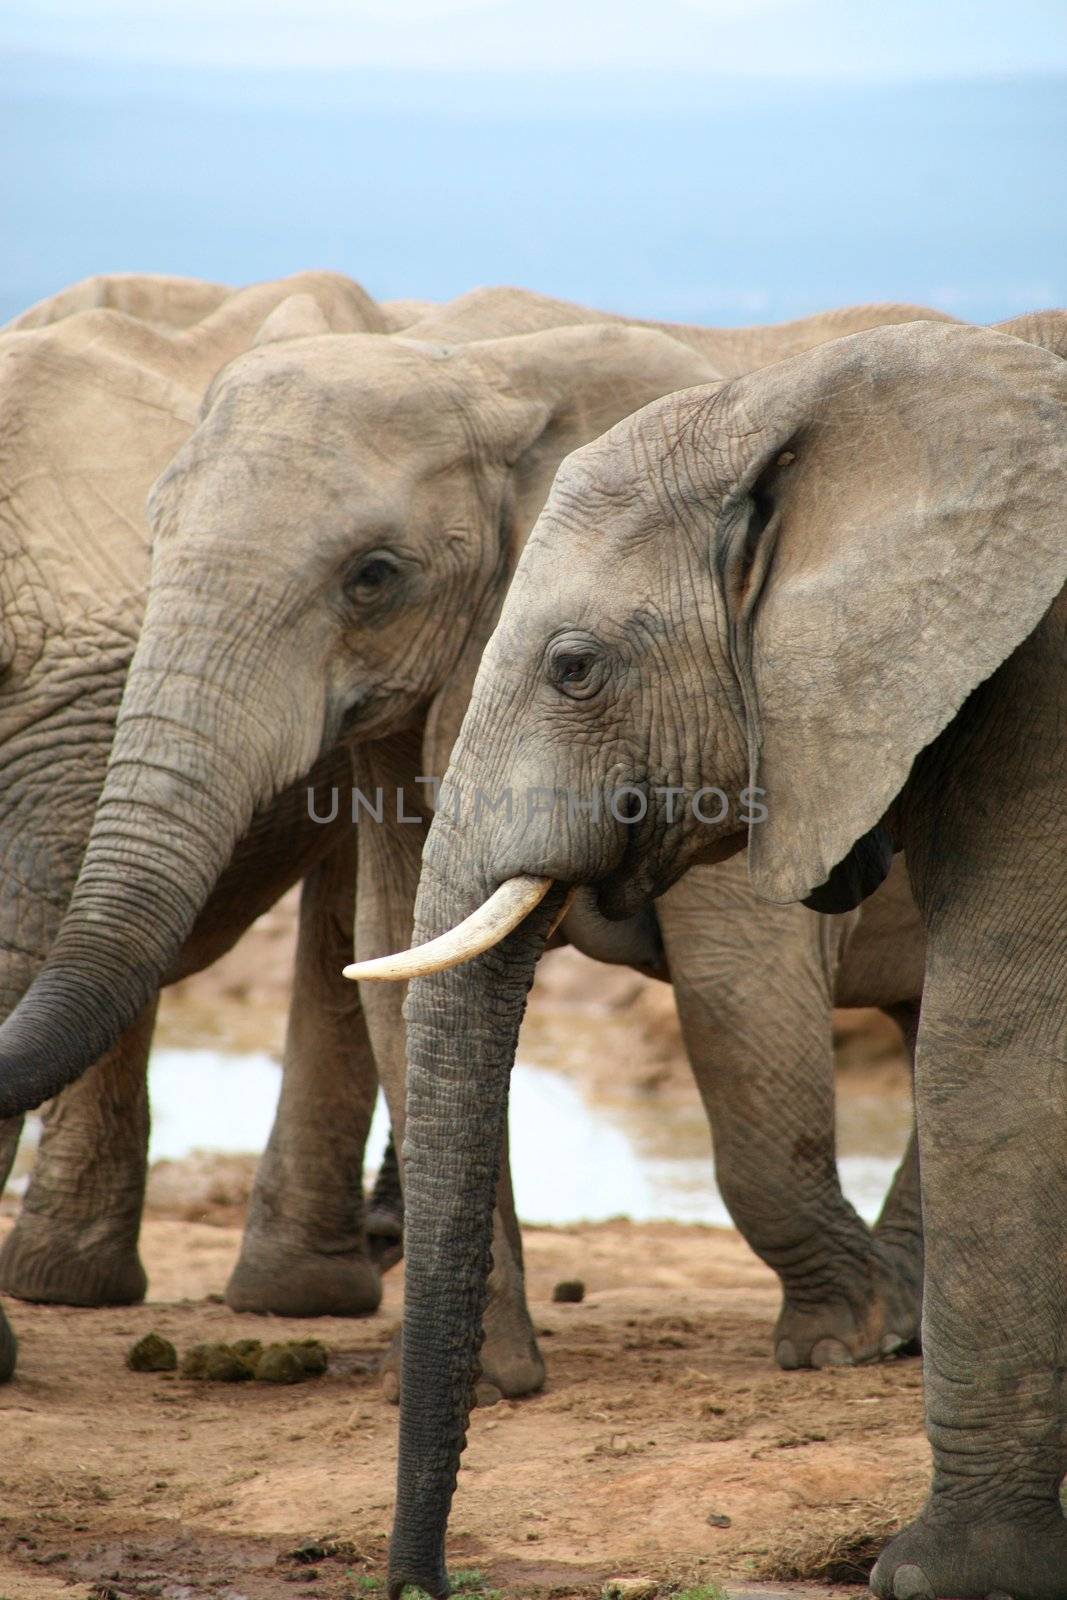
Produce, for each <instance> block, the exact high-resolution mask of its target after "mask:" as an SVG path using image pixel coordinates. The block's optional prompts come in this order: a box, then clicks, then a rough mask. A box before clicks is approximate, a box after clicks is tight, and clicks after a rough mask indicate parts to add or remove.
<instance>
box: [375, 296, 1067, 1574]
mask: <svg viewBox="0 0 1067 1600" xmlns="http://www.w3.org/2000/svg"><path fill="white" fill-rule="evenodd" d="M1065 374H1067V368H1065V367H1064V365H1063V363H1062V362H1061V361H1059V360H1058V359H1057V358H1056V357H1055V356H1053V355H1051V354H1049V353H1048V352H1046V351H1044V350H1039V349H1035V348H1034V347H1032V346H1030V345H1028V344H1025V343H1023V342H1021V341H1019V340H1016V339H1014V338H1011V337H1008V336H1006V335H1003V334H998V333H992V332H986V331H983V330H976V329H967V328H961V327H952V326H945V325H935V324H921V323H920V324H913V325H911V326H906V327H895V328H888V329H882V330H877V331H874V332H869V333H862V334H857V335H855V336H853V337H851V338H846V339H842V340H840V341H836V342H834V343H832V344H826V345H823V346H821V347H820V348H819V349H817V350H815V351H813V352H811V353H809V354H806V355H803V356H798V357H795V358H793V359H791V360H789V361H787V362H783V363H782V364H781V365H780V366H777V367H772V368H766V369H764V370H762V371H760V372H757V373H753V374H750V375H749V376H746V377H742V378H739V379H736V380H734V381H732V382H730V383H728V384H720V385H716V386H710V387H704V388H699V389H694V390H691V391H689V392H687V393H684V394H680V395H674V396H671V397H669V398H666V399H662V400H659V401H657V402H655V403H654V404H652V405H650V406H648V407H647V408H646V409H645V410H644V411H642V412H640V413H638V414H637V415H636V416H634V417H631V418H629V419H627V420H626V421H624V422H622V423H620V424H619V425H618V426H616V427H615V428H614V429H612V430H611V431H610V432H609V433H608V434H607V435H606V436H605V437H604V438H602V439H600V440H598V441H596V442H595V443H593V444H590V445H588V446H587V447H585V448H584V449H581V450H579V451H577V452H576V453H575V454H574V455H572V456H571V457H569V458H568V460H567V461H566V462H565V463H564V464H563V466H562V468H561V470H560V472H559V474H558V476H557V478H556V481H555V484H554V486H553V488H552V491H551V494H550V496H549V499H548V502H547V504H546V506H545V508H544V510H543V512H542V514H541V517H540V519H539V521H538V523H537V526H536V528H535V530H534V532H533V534H532V535H531V538H530V540H529V542H528V544H527V546H526V549H525V552H524V555H523V557H522V559H521V561H520V563H519V566H518V570H517V572H516V576H515V579H514V581H513V583H512V586H511V589H510V591H509V594H508V597H507V600H506V602H505V605H504V608H503V612H502V615H501V619H500V622H499V625H498V627H497V629H496V632H495V633H494V635H493V637H492V640H491V641H490V643H489V645H488V648H487V650H486V652H485V654H484V657H483V660H482V664H481V668H480V670H479V673H478V677H477V681H476V684H475V688H474V693H473V698H472V700H471V703H470V706H469V709H468V712H467V715H466V718H465V720H464V722H463V726H462V730H461V733H460V736H459V739H458V742H457V744H456V746H455V748H454V750H453V756H452V763H451V766H450V768H449V772H448V776H447V779H446V783H445V788H444V791H443V795H442V802H441V805H440V806H439V808H438V812H437V815H436V817H435V819H434V822H433V826H432V828H431V830H430V835H429V838H428V840H427V845H426V849H425V851H424V855H423V869H422V880H421V884H420V889H419V899H418V907H417V912H416V926H415V940H416V945H418V944H419V943H420V942H421V941H426V942H428V943H429V944H430V945H431V948H429V949H427V950H426V951H425V952H423V951H422V950H420V949H419V948H413V949H412V951H411V952H409V953H408V954H407V955H406V956H403V957H401V958H400V960H399V961H387V962H385V963H384V964H381V965H379V964H377V963H370V964H367V965H364V966H357V967H356V968H355V969H353V970H354V972H355V974H356V975H359V976H361V977H376V976H397V975H399V976H410V977H414V978H415V981H414V982H413V983H412V984H411V987H410V989H409V991H408V997H407V1002H406V1016H407V1024H408V1054H409V1069H408V1112H407V1127H406V1139H405V1160H406V1168H405V1177H406V1182H405V1201H406V1251H405V1254H406V1258H407V1278H406V1291H405V1332H404V1366H403V1378H402V1392H401V1436H400V1459H399V1479H398V1501H397V1512H396V1522H395V1527H394V1534H393V1544H392V1553H391V1573H390V1587H391V1593H392V1594H394V1595H396V1594H398V1593H399V1592H400V1590H401V1588H402V1587H403V1585H404V1584H405V1583H415V1584H418V1585H420V1586H421V1587H423V1588H424V1589H426V1590H427V1591H428V1592H429V1593H431V1594H433V1595H443V1594H446V1593H447V1576H446V1572H445V1566H444V1531H445V1525H446V1520H447V1515H448V1509H449V1506H450V1503H451V1497H452V1493H453V1490H454V1486H455V1480H456V1470H457V1466H458V1458H459V1453H460V1451H461V1449H462V1447H463V1441H464V1430H465V1427H466V1417H467V1406H468V1401H469V1397H470V1386H471V1380H472V1372H473V1371H474V1369H475V1359H476V1350H477V1334H478V1323H479V1317H480V1312H481V1307H482V1305H483V1300H484V1282H485V1270H486V1260H487V1253H488V1246H489V1218H490V1213H491V1207H492V1197H493V1193H494V1185H495V1181H496V1170H497V1162H498V1159H499V1150H500V1141H501V1136H502V1131H503V1126H504V1118H505V1115H506V1100H507V1084H508V1074H509V1070H510V1067H511V1063H512V1059H513V1054H514V1047H515V1040H516V1035H517V1032H518V1027H519V1022H520V1020H521V1016H522V1011H523V1006H524V1002H525V995H526V992H527V989H528V987H529V984H530V981H531V978H532V973H533V967H534V963H535V961H536V959H537V956H538V954H539V953H540V950H541V949H542V948H543V945H544V941H545V937H546V933H547V930H548V928H549V926H550V925H551V922H552V920H553V918H554V917H555V916H556V915H558V912H559V907H560V903H561V901H562V899H563V896H564V892H565V890H568V889H570V888H573V887H574V886H575V885H591V886H593V888H594V890H595V892H596V894H597V897H598V901H599V904H600V906H601V908H602V909H603V910H604V911H606V912H607V913H608V914H609V915H613V914H614V915H620V914H624V913H626V912H627V911H628V910H629V908H630V907H632V906H633V905H634V904H635V903H637V902H639V901H641V900H644V898H645V897H646V896H648V895H656V894H659V893H661V892H663V891H664V890H665V889H667V888H668V887H669V886H670V885H671V884H672V883H673V882H675V881H676V880H677V879H678V877H679V876H680V875H681V874H682V873H683V872H684V871H685V870H686V869H687V868H688V867H689V866H691V865H692V864H694V863H696V862H697V861H706V860H715V859H717V858H721V857H723V856H725V855H727V854H729V853H732V852H733V851H735V850H737V849H740V848H741V847H743V846H744V845H745V844H746V842H747V845H748V857H749V870H750V873H751V876H752V879H753V882H754V884H755V886H756V888H757V890H758V892H759V893H760V894H761V895H762V896H764V897H765V898H768V899H771V900H776V901H782V902H785V901H793V900H798V899H803V898H805V897H807V896H810V895H811V894H812V892H813V891H817V890H819V889H820V887H822V886H825V885H828V884H830V885H831V886H836V888H837V889H838V890H839V891H843V892H845V893H847V892H849V891H851V892H852V893H853V894H862V893H863V892H864V890H865V889H866V888H867V887H869V883H870V879H871V877H872V873H871V872H870V870H869V869H870V865H871V863H872V861H873V862H874V864H875V865H877V863H878V861H879V860H880V857H881V848H880V841H881V840H882V838H883V836H884V835H885V834H887V832H888V830H887V828H886V813H887V811H888V810H889V809H890V808H891V807H892V805H893V803H894V801H895V799H896V798H897V796H898V795H899V794H900V792H901V790H902V788H903V787H904V786H905V784H906V783H907V780H908V776H909V771H910V769H911V766H912V763H913V761H914V759H915V757H916V756H917V754H918V753H919V752H920V751H921V750H923V748H924V747H926V746H927V745H929V744H930V743H931V742H932V741H933V740H935V739H936V738H937V737H938V735H939V734H940V733H941V731H942V730H943V729H945V728H946V726H947V725H948V723H949V722H950V721H951V719H952V718H953V717H954V716H955V714H956V713H957V712H958V710H959V708H960V707H961V705H962V704H963V702H964V700H965V699H966V697H967V696H968V695H969V694H970V692H971V691H972V689H974V687H975V686H976V685H977V684H979V683H980V682H981V681H982V680H983V679H985V678H986V677H988V676H989V675H990V674H991V673H992V672H993V671H994V670H995V669H996V668H997V666H998V665H999V664H1000V663H1001V662H1002V661H1004V660H1005V659H1006V657H1007V656H1008V655H1009V654H1010V653H1011V652H1012V651H1013V650H1014V649H1015V647H1016V646H1017V645H1018V644H1019V643H1020V641H1022V640H1023V639H1024V638H1025V637H1026V636H1027V635H1028V634H1029V633H1030V632H1031V631H1032V630H1033V628H1034V627H1035V626H1036V625H1037V624H1038V622H1039V621H1040V619H1041V617H1042V615H1043V614H1044V612H1045V611H1046V610H1047V608H1048V607H1049V605H1050V604H1051V603H1052V602H1053V600H1054V599H1055V597H1056V595H1057V594H1058V593H1059V591H1060V589H1061V587H1062V585H1063V583H1064V580H1065V578H1067V549H1065V546H1064V540H1063V527H1062V468H1063V440H1064V438H1065V436H1067V435H1065V423H1067V385H1065ZM712 789H714V790H715V791H717V795H716V797H713V796H712V795H711V794H709V793H708V791H709V790H712ZM507 790H509V791H510V794H511V806H510V808H509V807H508V806H507V805H505V804H504V802H503V799H502V796H503V794H504V792H505V791H507ZM701 791H704V794H703V796H702V798H701V799H700V801H699V804H697V805H694V799H695V798H696V797H698V796H700V795H701ZM480 795H484V796H488V797H489V798H490V800H491V801H492V802H493V805H492V807H490V805H488V804H486V803H484V802H483V803H482V805H481V806H480V807H479V805H478V797H479V796H480ZM531 795H533V796H536V803H531V802H530V798H529V797H530V796H531ZM719 795H721V799H720V798H718V796H719ZM872 841H873V843H872ZM889 848H890V849H891V845H890V847H889ZM857 851H858V854H859V856H860V858H861V859H860V860H859V862H858V863H853V865H854V866H856V871H855V872H850V871H849V870H848V863H849V859H850V857H853V856H854V854H856V853H857ZM505 902H506V904H505ZM487 903H488V904H489V905H490V906H491V907H493V908H498V907H501V906H502V908H503V909H502V911H501V915H500V917H499V918H496V917H495V916H494V917H492V918H489V919H488V920H490V921H495V922H496V926H495V927H494V928H493V929H491V930H490V931H488V932H487V931H486V928H485V926H484V924H485V922H486V921H487V916H486V909H485V908H486V904H487ZM531 907H533V908H534V909H532V910H531ZM523 918H525V920H522V919H523ZM457 928H458V940H457V935H456V932H455V930H457ZM507 929H512V930H513V931H510V932H508V933H507V935H506V937H503V938H502V939H501V937H500V934H501V930H507ZM496 941H498V942H496ZM457 944H458V946H459V948H460V952H461V953H462V954H464V955H466V954H469V953H470V951H471V950H480V951H482V952H483V953H481V954H480V955H478V956H477V958H476V959H474V960H472V961H469V962H467V964H465V965H451V964H450V963H452V962H453V961H454V960H455V959H456V954H457V951H456V946H457ZM487 946H488V948H487ZM420 974H425V975H420Z"/></svg>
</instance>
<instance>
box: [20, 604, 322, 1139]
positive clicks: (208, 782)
mask: <svg viewBox="0 0 1067 1600" xmlns="http://www.w3.org/2000/svg"><path fill="white" fill-rule="evenodd" d="M251 609H252V608H251V607H250V608H249V610H250V612H251ZM300 702H301V691H300V683H299V674H298V672H297V671H296V670H294V663H293V661H292V659H291V657H290V653H289V652H282V651H278V652H275V653H273V654H272V652H271V649H270V642H269V640H267V641H266V642H263V641H262V639H261V640H260V641H259V642H256V640H255V637H254V629H253V627H252V625H251V622H249V623H248V624H247V625H245V626H244V627H242V626H241V625H240V624H238V625H237V626H236V627H235V619H234V618H233V615H232V607H231V608H225V607H224V605H223V603H222V601H221V600H217V601H213V600H212V598H211V597H210V596H205V595H204V594H203V593H202V592H201V593H200V594H195V593H193V594H190V592H189V589H188V586H187V585H185V584H174V585H160V587H159V588H158V589H154V591H153V595H152V599H151V601H150V604H149V608H148V612H147V614H146V617H145V624H144V630H143V632H142V636H141V640H140V642H139V644H138V647H137V650H136V652H135V654H134V659H133V663H132V665H131V668H130V673H129V677H128V679H127V685H126V691H125V694H124V696H123V701H122V706H121V709H120V712H119V717H118V722H117V724H116V729H115V739H114V744H113V748H112V755H111V761H110V764H109V766H108V773H107V779H106V782H105V785H104V790H103V793H102V795H101V798H100V802H99V804H98V807H97V811H96V815H95V818H94V821H93V827H92V831H91V834H90V838H89V844H88V847H87V849H86V853H85V856H84V858H83V861H82V865H81V869H80V872H79V875H78V882H77V886H76V888H75V891H74V895H73V897H72V899H71V903H70V907H69V909H68V911H67V914H66V916H65V917H64V920H63V923H62V925H61V928H60V931H59V934H58V935H57V938H56V941H55V943H54V945H53V947H52V949H51V951H50V952H49V956H48V959H47V961H46V962H45V964H44V966H43V967H42V969H41V971H40V973H39V974H38V976H37V978H36V980H35V981H34V983H33V984H32V985H31V986H30V988H29V989H28V990H27V992H26V994H25V996H24V997H23V999H22V1001H21V1003H20V1004H19V1005H18V1006H17V1007H16V1009H15V1010H14V1012H13V1013H12V1014H11V1016H10V1017H9V1018H8V1019H7V1021H6V1022H5V1023H4V1025H3V1027H2V1028H0V1117H10V1116H15V1115H17V1114H19V1113H21V1112H23V1111H26V1110H29V1109H30V1108H31V1107H33V1106H36V1105H39V1104H40V1103H41V1102H42V1101H44V1100H46V1099H49V1098H51V1097H52V1096H53V1095H55V1094H58V1092H59V1091H60V1090H61V1089H63V1088H64V1087H66V1085H67V1084H68V1083H71V1082H72V1081H73V1080H74V1079H75V1078H77V1077H78V1076H79V1075H80V1074H81V1073H82V1072H84V1071H85V1070H86V1068H87V1067H88V1066H90V1065H91V1063H92V1062H93V1061H95V1060H96V1059H97V1058H98V1057H99V1056H101V1055H103V1054H104V1053H105V1052H106V1051H107V1050H108V1049H110V1048H111V1047H112V1046H113V1045H114V1043H115V1041H116V1039H117V1038H118V1037H119V1036H120V1034H121V1033H123V1032H124V1031H125V1029H126V1028H127V1027H128V1026H129V1025H130V1024H131V1023H132V1022H133V1020H134V1019H135V1018H136V1017H137V1016H138V1015H139V1014H140V1012H141V1011H142V1010H143V1009H144V1006H145V1005H146V1004H147V1003H148V1001H149V1000H150V999H151V997H152V995H153V994H154V993H155V991H156V989H157V988H158V986H159V984H160V982H161V980H162V979H163V978H164V977H165V976H166V974H167V972H168V969H170V968H171V966H172V965H173V963H174V960H175V957H176V956H177V954H178V952H179V951H180V949H181V947H182V945H183V944H184V942H185V940H186V938H187V936H188V934H189V932H190V930H191V928H192V926H193V923H194V922H195V920H196V917H197V915H198V913H199V911H200V910H201V908H202V906H203V905H204V903H205V901H206V900H207V898H208V896H209V894H210V893H211V890H212V889H213V887H214V885H215V882H216V880H217V878H218V876H219V874H220V873H221V871H222V870H223V868H224V867H225V866H226V865H227V863H228V861H229V859H230V857H231V855H232V853H233V850H234V847H235V845H236V844H237V842H238V840H239V839H240V838H241V836H242V835H243V833H244V832H245V831H246V830H247V828H248V825H249V823H250V822H251V819H252V816H253V813H254V811H255V809H256V808H257V807H258V806H261V805H263V804H265V803H266V802H267V801H268V800H269V799H270V798H271V797H272V795H274V794H276V793H277V792H278V790H279V789H280V788H282V787H284V786H285V785H286V784H287V783H291V782H294V781H295V780H296V778H298V777H299V776H300V774H301V772H302V771H306V770H307V769H308V767H310V765H311V763H312V761H313V760H314V758H315V756H317V754H318V753H319V747H320V744H321V733H320V732H315V733H314V735H312V734H311V732H310V730H311V728H312V727H313V724H314V719H313V717H311V716H308V715H307V704H306V697H305V706H304V718H303V720H302V718H301V704H300ZM311 704H312V705H313V704H314V698H313V696H312V699H311ZM320 727H321V722H320ZM301 739H302V740H303V743H304V745H305V746H306V748H301V743H300V741H301Z"/></svg>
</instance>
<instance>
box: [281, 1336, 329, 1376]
mask: <svg viewBox="0 0 1067 1600" xmlns="http://www.w3.org/2000/svg"><path fill="white" fill-rule="evenodd" d="M289 1348H290V1350H291V1351H292V1352H293V1354H294V1355H295V1356H296V1359H297V1360H298V1361H299V1362H300V1365H301V1366H302V1367H303V1369H304V1371H305V1372H306V1373H307V1375H308V1377H309V1378H321V1377H322V1374H323V1373H324V1372H325V1371H326V1369H327V1367H328V1366H329V1365H330V1352H329V1351H328V1350H327V1348H326V1346H325V1345H324V1344H323V1342H322V1340H321V1339H291V1340H290V1341H289Z"/></svg>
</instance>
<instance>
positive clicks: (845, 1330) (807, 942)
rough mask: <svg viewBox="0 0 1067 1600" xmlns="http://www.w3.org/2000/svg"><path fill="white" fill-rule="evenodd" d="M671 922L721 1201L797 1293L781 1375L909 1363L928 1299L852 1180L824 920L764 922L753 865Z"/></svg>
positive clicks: (703, 888)
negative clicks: (843, 1170)
mask: <svg viewBox="0 0 1067 1600" xmlns="http://www.w3.org/2000/svg"><path fill="white" fill-rule="evenodd" d="M658 912H659V918H660V925H661V928H662V931H663V937H664V942H665V945H666V949H667V957H668V961H669V964H670V970H671V978H672V981H673V983H674V988H675V995H676V998H677V1002H678V1011H679V1016H680V1018H681V1023H682V1029H683V1033H684V1036H685V1041H686V1045H687V1048H688V1050H689V1054H690V1059H691V1061H692V1065H693V1071H694V1074H695V1077H696V1080H697V1085H698V1087H699V1089H700V1093H701V1096H702V1098H703V1100H704V1104H705V1107H706V1109H707V1112H708V1117H709V1120H710V1123H711V1128H712V1140H713V1145H714V1150H715V1170H716V1177H717V1179H718V1184H719V1188H720V1191H721V1193H722V1196H723V1199H724V1201H725V1202H726V1206H727V1208H728V1210H729V1212H730V1215H731V1216H732V1217H733V1219H734V1222H735V1223H736V1225H737V1227H738V1229H739V1230H740V1232H741V1233H742V1234H743V1235H744V1237H745V1238H746V1239H747V1241H748V1243H749V1244H750V1245H751V1246H752V1248H753V1249H754V1250H755V1252H756V1253H757V1255H759V1256H760V1257H761V1258H762V1260H764V1261H765V1262H766V1263H767V1265H768V1266H769V1267H771V1268H772V1269H773V1270H774V1272H775V1273H776V1274H777V1276H778V1278H779V1281H780V1282H781V1285H782V1296H783V1303H782V1310H781V1314H780V1316H779V1318H778V1323H777V1326H776V1328H775V1333H774V1347H775V1355H776V1358H777V1360H778V1363H779V1365H780V1366H783V1367H787V1368H792V1367H804V1366H816V1367H819V1366H832V1365H841V1364H846V1363H850V1362H854V1361H871V1360H877V1359H879V1358H880V1357H881V1356H882V1355H885V1354H889V1353H891V1352H895V1351H897V1350H899V1349H900V1348H901V1347H902V1346H904V1345H906V1344H909V1343H911V1341H912V1340H913V1339H914V1338H915V1335H916V1331H917V1306H916V1297H915V1294H914V1292H913V1291H912V1289H911V1288H910V1287H909V1285H908V1284H906V1283H901V1282H899V1281H898V1280H897V1277H896V1274H895V1272H894V1269H893V1266H892V1263H891V1262H890V1260H889V1259H888V1258H887V1257H883V1255H882V1253H881V1252H880V1250H879V1248H878V1246H877V1244H876V1241H875V1240H874V1238H873V1237H872V1234H871V1231H870V1230H869V1229H868V1227H867V1226H866V1224H865V1223H864V1222H863V1221H862V1219H861V1218H860V1217H859V1216H858V1215H857V1213H856V1212H855V1210H854V1209H853V1207H852V1206H851V1205H850V1204H849V1203H848V1201H847V1200H846V1199H845V1197H844V1195H843V1194H842V1192H841V1186H840V1181H839V1178H838V1172H837V1160H836V1151H835V1112H834V1067H833V1049H832V1035H831V1009H830V988H831V975H830V971H829V970H828V967H829V966H830V965H832V962H828V958H827V952H826V951H824V950H823V948H822V945H821V939H820V930H819V929H818V926H817V924H816V922H815V919H814V918H813V917H812V915H811V913H809V912H807V911H805V910H804V909H803V907H799V906H780V907H772V906H767V905H760V906H758V907H757V904H756V902H755V899H754V896H753V894H752V890H751V889H750V887H749V885H748V882H747V877H746V876H745V875H744V863H741V867H740V868H732V867H731V866H730V864H729V863H727V864H726V865H725V866H718V867H715V868H711V869H698V870H697V871H694V872H691V873H689V874H688V876H687V877H686V878H685V879H683V880H682V882H681V883H680V884H678V885H677V886H676V887H675V888H674V889H672V890H671V892H670V893H669V894H668V895H666V896H665V897H664V898H663V899H662V900H660V902H659V903H658Z"/></svg>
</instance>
